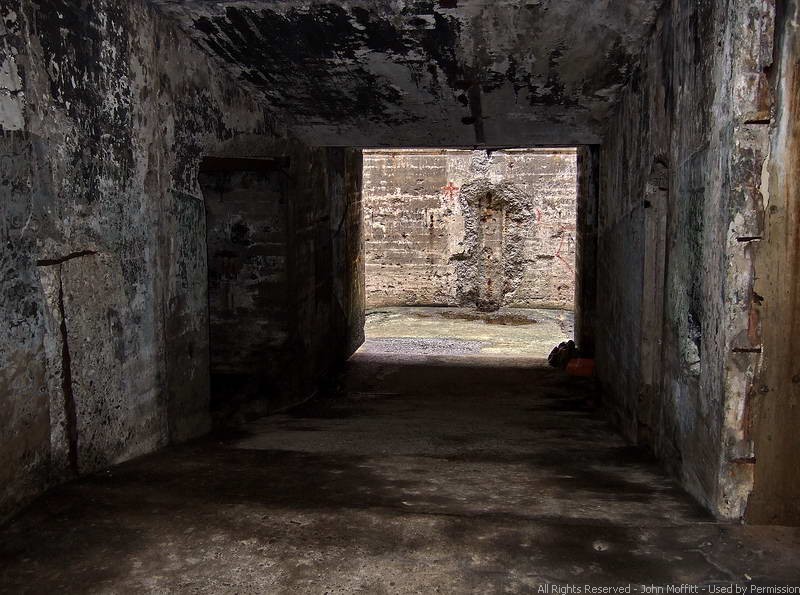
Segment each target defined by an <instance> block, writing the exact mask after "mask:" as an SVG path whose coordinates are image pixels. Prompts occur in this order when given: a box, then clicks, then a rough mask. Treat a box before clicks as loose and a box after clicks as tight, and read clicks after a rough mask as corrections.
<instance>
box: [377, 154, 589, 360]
mask: <svg viewBox="0 0 800 595" xmlns="http://www.w3.org/2000/svg"><path fill="white" fill-rule="evenodd" d="M363 205H364V245H365V248H364V257H365V269H366V314H367V315H366V328H365V334H366V343H365V345H364V347H362V351H367V352H378V353H398V354H401V353H406V352H411V353H423V354H429V355H461V354H463V355H481V356H494V357H515V358H532V359H542V358H546V357H547V355H548V354H549V352H550V351H551V350H552V348H553V347H554V346H555V345H558V344H559V343H561V342H563V341H567V340H570V339H572V338H573V325H574V315H573V312H574V303H575V235H576V206H577V151H576V149H574V148H567V149H564V148H556V149H544V148H532V149H503V150H495V151H487V150H459V149H391V150H386V149H374V150H365V151H364V170H363Z"/></svg>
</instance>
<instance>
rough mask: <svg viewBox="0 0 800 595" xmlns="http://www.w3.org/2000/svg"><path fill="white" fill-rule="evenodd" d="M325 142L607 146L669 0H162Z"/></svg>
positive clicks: (303, 131)
mask: <svg viewBox="0 0 800 595" xmlns="http://www.w3.org/2000/svg"><path fill="white" fill-rule="evenodd" d="M153 1H154V2H155V3H156V4H158V5H160V7H161V9H162V10H163V11H164V12H166V13H168V14H169V15H170V16H171V17H172V18H174V19H177V20H179V21H180V24H181V26H182V27H183V28H184V29H185V30H186V31H187V32H188V33H189V34H190V35H191V36H192V37H193V38H195V39H196V40H197V42H198V43H199V44H200V46H202V47H203V48H204V49H205V50H206V51H207V52H208V53H210V54H213V55H214V56H216V57H217V58H218V59H219V60H220V64H225V67H226V68H228V69H230V71H231V72H232V73H234V75H235V76H237V77H240V78H241V79H242V80H243V81H246V83H247V84H249V85H250V86H251V87H252V88H253V89H254V90H257V92H259V93H261V94H262V95H263V97H264V101H265V102H266V103H268V104H269V105H270V106H271V107H272V108H273V109H274V110H275V112H276V113H277V114H278V115H279V116H280V117H281V118H283V119H284V121H286V122H289V123H291V125H292V127H293V129H294V130H295V131H296V132H297V133H298V134H299V135H300V136H301V137H303V138H304V139H306V140H308V141H310V142H313V143H315V144H321V145H352V146H385V145H388V146H459V145H460V146H471V145H490V146H504V145H506V146H507V145H535V144H580V143H595V142H599V141H600V140H601V138H602V135H603V132H604V123H605V120H606V115H607V114H608V112H609V109H610V108H611V106H612V105H613V103H614V100H615V99H616V96H617V93H618V91H619V89H620V87H621V85H622V84H624V82H625V81H626V79H627V76H628V75H629V73H630V72H631V69H632V67H633V65H634V64H635V62H636V60H637V59H638V56H639V52H640V49H641V47H642V45H643V43H644V40H645V38H646V36H647V35H648V33H649V32H650V30H651V28H652V24H653V22H654V20H655V13H656V11H657V9H658V6H659V5H660V4H661V0H560V1H559V0H437V1H435V2H432V1H427V0H423V1H412V0H354V1H350V2H339V3H335V4H334V3H330V2H318V1H313V0H311V1H286V0H260V1H259V0H249V1H241V0H240V1H211V0H153Z"/></svg>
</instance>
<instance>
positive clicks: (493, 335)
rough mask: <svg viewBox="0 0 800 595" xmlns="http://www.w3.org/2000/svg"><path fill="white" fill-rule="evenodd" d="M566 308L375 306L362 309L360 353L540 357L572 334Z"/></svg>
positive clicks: (570, 319) (571, 317)
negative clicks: (363, 322) (364, 319)
mask: <svg viewBox="0 0 800 595" xmlns="http://www.w3.org/2000/svg"><path fill="white" fill-rule="evenodd" d="M573 319H574V316H573V313H572V312H569V311H566V310H523V309H513V310H501V311H499V312H492V313H482V312H478V311H477V310H474V309H472V310H470V309H464V308H418V307H414V308H395V307H393V308H376V309H373V310H368V311H367V322H366V326H365V329H364V330H365V332H366V336H367V341H366V344H365V345H364V347H362V351H363V352H368V353H409V354H414V353H420V354H421V353H424V354H427V355H459V354H470V355H484V356H513V357H530V358H538V359H541V358H546V357H547V356H548V355H549V353H550V351H551V350H552V349H553V347H555V346H556V345H558V344H559V343H560V342H562V341H567V340H569V339H572V334H573V333H572V330H573Z"/></svg>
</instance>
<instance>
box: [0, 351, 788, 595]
mask: <svg viewBox="0 0 800 595" xmlns="http://www.w3.org/2000/svg"><path fill="white" fill-rule="evenodd" d="M595 399H596V393H595V390H594V387H593V385H592V382H591V381H588V380H577V379H571V378H568V377H566V376H565V375H564V374H563V373H562V372H560V371H557V370H553V369H551V368H547V367H545V366H542V365H531V362H530V360H514V359H505V360H501V359H496V360H492V359H490V358H486V357H485V356H477V357H472V356H460V357H437V356H431V355H429V354H425V353H422V354H419V353H418V354H397V353H390V354H375V353H368V352H360V353H358V354H356V355H355V356H354V357H353V358H352V360H351V362H350V364H349V367H348V369H347V372H346V374H345V375H344V377H343V378H342V388H341V391H340V394H339V395H338V396H336V397H331V398H328V399H326V400H320V401H316V402H311V403H308V404H306V405H303V406H301V407H298V408H296V409H294V410H292V411H290V412H288V413H285V414H282V415H276V416H272V417H269V418H264V419H262V420H260V421H257V422H255V423H252V424H249V425H248V426H247V427H246V428H244V430H242V431H241V432H239V433H236V434H229V435H226V436H215V437H211V438H208V439H204V440H201V441H198V442H195V443H192V444H189V445H186V446H182V447H177V448H171V449H169V450H167V451H164V452H161V453H158V454H155V455H151V456H148V457H144V458H141V459H138V460H136V461H133V462H130V463H126V464H124V465H120V466H118V467H115V468H113V469H110V470H109V471H107V472H104V473H100V474H98V475H95V476H92V477H86V478H84V479H81V480H79V481H75V482H73V483H70V484H68V485H64V486H62V487H60V488H57V489H54V490H52V491H50V492H49V493H48V494H46V495H45V496H44V497H42V498H41V499H40V500H38V501H37V502H36V503H35V504H34V505H33V506H31V507H30V508H29V509H28V510H27V511H25V512H24V513H23V514H22V515H20V516H19V517H18V518H16V520H14V521H13V522H11V523H10V524H8V525H7V526H5V527H4V528H2V529H1V530H0V592H2V593H15V594H16V593H48V592H58V593H318V594H324V593H330V594H332V593H378V594H380V593H536V592H538V591H537V587H538V585H542V584H557V585H581V586H583V585H586V584H591V585H628V584H632V588H635V589H638V591H632V592H634V593H636V592H639V593H641V592H642V590H641V589H642V587H641V586H642V585H651V584H658V585H665V584H678V583H691V584H694V585H705V586H706V587H708V586H709V585H718V584H725V585H727V584H730V582H731V581H733V582H736V583H739V584H747V583H751V582H752V583H755V584H767V583H775V582H778V583H793V584H795V585H800V530H797V529H786V528H767V527H743V526H738V525H732V524H723V523H718V522H715V521H714V520H713V519H712V518H710V517H709V516H708V515H707V514H706V513H705V512H704V511H703V510H701V509H700V508H699V507H698V506H697V505H696V504H695V503H694V502H693V501H692V500H691V498H689V497H688V496H687V495H686V494H685V493H684V492H683V491H682V490H681V489H680V488H679V487H678V486H677V485H676V484H675V483H674V482H673V481H672V480H670V479H669V478H667V477H666V476H665V475H664V474H663V473H662V471H661V469H660V468H659V467H658V466H657V465H656V464H655V463H654V462H653V461H651V460H650V459H649V458H648V457H647V455H645V454H644V453H642V452H640V451H638V450H636V449H635V448H632V447H630V446H628V445H626V444H625V443H624V442H623V441H622V440H621V439H620V438H619V437H618V436H617V434H615V433H614V431H613V430H612V428H610V427H609V425H608V424H607V423H606V421H604V419H603V417H602V415H601V414H600V412H599V411H598V410H597V409H596V408H595V404H594V403H595ZM551 592H552V591H551Z"/></svg>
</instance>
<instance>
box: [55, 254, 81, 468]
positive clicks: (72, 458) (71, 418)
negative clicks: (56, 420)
mask: <svg viewBox="0 0 800 595" xmlns="http://www.w3.org/2000/svg"><path fill="white" fill-rule="evenodd" d="M58 313H59V315H60V316H61V326H60V328H61V390H62V392H63V395H64V420H65V424H66V428H65V433H66V436H67V446H68V449H69V465H70V468H71V469H72V471H73V472H74V473H75V474H76V475H77V473H78V415H77V411H76V407H75V393H74V392H73V389H72V357H71V355H70V351H69V335H68V333H67V315H66V309H65V307H64V281H63V278H62V271H61V265H60V264H59V269H58Z"/></svg>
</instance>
